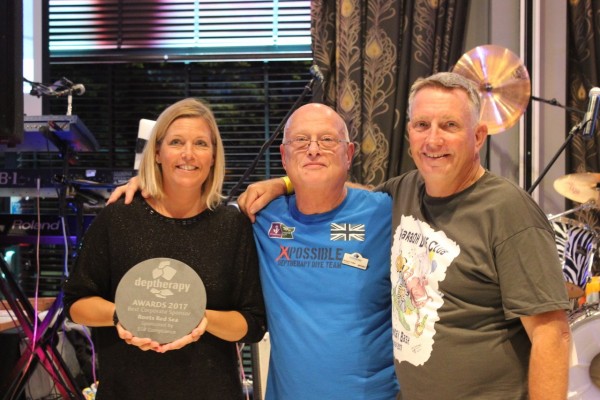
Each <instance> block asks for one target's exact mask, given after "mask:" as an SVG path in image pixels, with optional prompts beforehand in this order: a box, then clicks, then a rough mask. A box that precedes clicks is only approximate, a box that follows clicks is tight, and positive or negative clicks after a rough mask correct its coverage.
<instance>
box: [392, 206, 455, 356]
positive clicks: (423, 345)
mask: <svg viewBox="0 0 600 400" xmlns="http://www.w3.org/2000/svg"><path fill="white" fill-rule="evenodd" d="M459 253H460V248H459V247H458V245H457V244H456V243H455V242H454V241H453V240H451V239H449V238H448V237H446V235H445V233H444V232H441V231H434V230H433V229H432V228H431V226H430V225H429V224H427V223H426V222H423V221H419V220H416V219H414V218H413V217H407V216H402V218H401V221H400V225H399V226H398V227H397V228H396V231H395V232H394V240H393V243H392V254H391V257H392V259H391V260H392V266H391V279H392V305H393V310H394V312H393V313H392V322H393V341H394V356H395V358H396V359H397V360H398V361H399V362H403V361H407V362H409V363H411V364H414V365H422V364H424V363H425V362H426V361H427V360H428V359H429V357H430V356H431V350H432V348H433V337H434V335H435V323H436V322H437V321H438V320H439V316H438V313H437V310H438V309H439V308H440V307H441V306H442V304H443V298H442V295H441V293H440V292H439V290H438V288H439V283H440V282H441V281H443V280H444V279H445V277H446V270H447V268H448V267H449V266H450V264H451V263H452V261H453V260H454V259H455V258H456V257H457V256H458V254H459Z"/></svg>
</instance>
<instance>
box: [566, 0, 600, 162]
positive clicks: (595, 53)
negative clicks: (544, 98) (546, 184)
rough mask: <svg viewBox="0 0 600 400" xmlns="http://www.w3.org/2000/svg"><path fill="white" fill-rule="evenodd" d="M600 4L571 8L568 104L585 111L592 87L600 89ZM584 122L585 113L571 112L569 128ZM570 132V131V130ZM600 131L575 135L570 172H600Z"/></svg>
mask: <svg viewBox="0 0 600 400" xmlns="http://www.w3.org/2000/svg"><path fill="white" fill-rule="evenodd" d="M598 21H600V1H593V0H571V1H569V5H568V35H569V37H568V46H569V59H568V62H567V74H568V75H567V76H568V80H567V81H568V88H567V89H568V90H567V104H568V105H569V106H570V107H572V108H575V109H578V110H585V109H586V108H587V103H588V93H589V91H590V89H591V88H593V87H595V86H600V82H599V81H598V73H599V72H600V24H599V23H598ZM582 119H583V115H582V114H578V113H570V114H569V119H568V125H569V127H568V129H571V127H573V126H575V125H577V124H578V123H579V122H581V120H582ZM567 131H568V130H567ZM599 141H600V138H599V137H598V131H596V132H595V133H594V137H593V138H591V139H587V140H586V139H583V138H582V137H581V135H575V136H574V137H573V139H572V140H571V143H570V145H569V146H568V147H567V154H566V159H567V166H566V172H567V173H575V172H598V171H600V168H599V166H600V158H599V157H598V143H599Z"/></svg>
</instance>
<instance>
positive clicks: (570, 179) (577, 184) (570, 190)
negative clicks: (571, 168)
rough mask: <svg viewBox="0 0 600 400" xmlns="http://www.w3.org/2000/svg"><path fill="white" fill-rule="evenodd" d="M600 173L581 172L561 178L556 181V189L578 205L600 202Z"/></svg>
mask: <svg viewBox="0 0 600 400" xmlns="http://www.w3.org/2000/svg"><path fill="white" fill-rule="evenodd" d="M599 183H600V173H596V172H581V173H577V174H568V175H564V176H561V177H560V178H558V179H556V180H555V181H554V189H555V190H556V191H557V192H558V193H559V194H561V195H563V196H565V197H566V198H567V199H569V200H573V201H576V202H578V203H587V202H588V201H590V200H593V201H595V202H596V203H600V202H599V201H598V198H599V196H598V194H599V193H600V192H599V191H598V189H599V188H598V184H599Z"/></svg>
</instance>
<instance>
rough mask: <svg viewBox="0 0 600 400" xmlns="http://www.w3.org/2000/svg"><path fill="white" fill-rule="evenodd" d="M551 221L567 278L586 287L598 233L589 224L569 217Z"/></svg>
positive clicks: (581, 286)
mask: <svg viewBox="0 0 600 400" xmlns="http://www.w3.org/2000/svg"><path fill="white" fill-rule="evenodd" d="M550 223H551V224H552V227H553V228H554V236H555V241H556V248H557V250H558V255H559V256H560V259H561V262H562V270H563V275H564V277H565V280H566V281H567V282H570V283H573V284H574V285H577V286H579V287H580V288H582V289H583V288H585V285H586V283H587V280H588V277H589V275H590V271H591V268H592V264H593V262H594V253H595V251H596V233H595V232H594V231H593V230H591V229H590V228H589V227H588V226H587V225H585V224H582V223H580V222H578V221H575V220H572V219H569V218H564V217H561V218H557V219H554V220H551V221H550Z"/></svg>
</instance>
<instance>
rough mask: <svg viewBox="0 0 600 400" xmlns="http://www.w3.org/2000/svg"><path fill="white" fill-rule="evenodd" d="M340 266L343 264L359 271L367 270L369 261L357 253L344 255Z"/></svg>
mask: <svg viewBox="0 0 600 400" xmlns="http://www.w3.org/2000/svg"><path fill="white" fill-rule="evenodd" d="M342 264H345V265H347V266H349V267H354V268H359V269H363V270H364V269H367V265H368V264H369V259H368V258H364V257H363V256H361V255H360V254H359V253H352V254H349V253H346V254H344V258H343V259H342Z"/></svg>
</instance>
